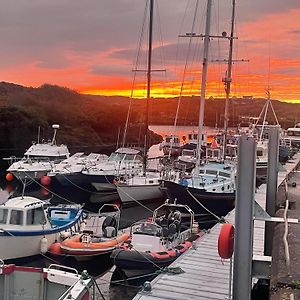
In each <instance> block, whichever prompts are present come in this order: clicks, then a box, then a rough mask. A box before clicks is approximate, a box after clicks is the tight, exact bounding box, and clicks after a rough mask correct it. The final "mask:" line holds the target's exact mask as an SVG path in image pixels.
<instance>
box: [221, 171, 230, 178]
mask: <svg viewBox="0 0 300 300" xmlns="http://www.w3.org/2000/svg"><path fill="white" fill-rule="evenodd" d="M219 175H220V176H222V177H226V178H230V174H228V173H225V172H219Z"/></svg>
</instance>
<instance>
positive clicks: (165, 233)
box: [161, 227, 169, 238]
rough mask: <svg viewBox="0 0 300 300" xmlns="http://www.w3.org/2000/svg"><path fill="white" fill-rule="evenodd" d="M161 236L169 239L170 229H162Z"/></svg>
mask: <svg viewBox="0 0 300 300" xmlns="http://www.w3.org/2000/svg"><path fill="white" fill-rule="evenodd" d="M161 235H162V236H163V237H165V238H166V237H168V236H169V228H168V227H162V230H161Z"/></svg>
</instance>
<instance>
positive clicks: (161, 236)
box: [111, 203, 201, 277]
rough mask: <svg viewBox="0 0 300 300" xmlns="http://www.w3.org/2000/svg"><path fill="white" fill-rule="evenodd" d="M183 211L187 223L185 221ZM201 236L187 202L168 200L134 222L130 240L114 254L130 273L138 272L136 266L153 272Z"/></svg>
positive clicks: (120, 267) (114, 257)
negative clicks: (179, 202) (139, 220)
mask: <svg viewBox="0 0 300 300" xmlns="http://www.w3.org/2000/svg"><path fill="white" fill-rule="evenodd" d="M162 211H164V214H161V215H160V213H161V212H162ZM183 214H184V216H185V220H186V219H187V220H188V221H187V222H186V223H183V222H182V216H183ZM187 214H188V215H189V217H186V215H187ZM200 237H201V233H200V230H199V226H198V223H197V222H195V220H194V213H193V211H192V210H191V209H190V208H189V207H188V206H187V205H182V204H169V203H164V204H162V205H161V206H159V207H158V208H157V209H155V211H154V212H153V216H152V218H150V219H148V220H146V221H144V222H137V223H135V224H133V225H132V226H131V230H130V239H129V241H127V242H125V243H123V244H122V245H120V246H119V247H118V248H117V249H116V250H114V251H113V252H112V254H111V258H112V260H113V262H114V264H115V265H116V267H117V268H119V269H121V270H122V271H124V272H125V274H126V275H127V276H129V277H130V275H128V274H134V275H136V274H137V273H134V272H131V271H132V270H135V271H138V270H140V271H143V273H145V272H144V271H147V272H149V273H150V272H153V271H157V270H159V269H161V268H164V267H166V266H168V265H169V264H171V263H172V262H173V261H174V260H175V259H176V258H177V257H179V256H180V255H181V254H182V253H184V252H186V251H187V250H188V249H190V248H191V247H192V245H193V242H194V241H196V240H197V239H199V238H200ZM128 271H129V272H128Z"/></svg>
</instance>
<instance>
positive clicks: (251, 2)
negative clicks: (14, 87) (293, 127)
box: [0, 0, 300, 103]
mask: <svg viewBox="0 0 300 300" xmlns="http://www.w3.org/2000/svg"><path fill="white" fill-rule="evenodd" d="M155 2H156V4H155V12H154V14H155V21H154V37H153V43H154V44H153V46H154V50H153V68H154V69H166V72H154V73H153V78H152V95H153V96H161V97H170V96H178V95H179V93H180V87H181V84H182V82H183V78H184V79H185V81H184V82H185V83H184V84H183V91H182V93H183V95H191V94H199V93H200V92H199V86H200V83H199V82H200V78H201V57H202V48H203V41H201V40H200V39H197V38H193V43H192V46H191V52H190V53H191V54H190V56H189V59H190V60H189V61H188V63H187V68H186V72H185V76H184V75H183V74H184V68H185V64H186V58H187V49H188V44H189V39H188V38H178V35H179V34H185V33H186V32H190V31H191V28H192V20H193V14H194V11H195V4H196V0H155ZM213 3H214V4H213V6H214V7H213V19H212V29H211V33H212V34H215V35H216V34H220V33H221V32H222V31H227V32H228V33H229V26H230V13H231V0H213ZM236 3H237V6H236V14H237V18H236V35H237V36H238V40H235V47H234V59H236V60H241V59H244V60H249V62H241V63H236V64H234V67H233V87H232V93H231V94H232V96H243V95H252V96H255V97H256V96H257V97H265V95H266V94H265V90H266V88H267V87H268V86H269V87H270V91H271V97H272V98H274V99H278V100H284V101H294V102H295V101H297V102H299V103H300V2H299V0H285V1H282V0H264V1H261V0H236ZM145 5H146V0H1V10H0V38H1V46H0V57H1V59H0V80H1V81H7V82H12V83H16V84H21V85H25V86H33V87H38V86H40V85H42V84H44V83H49V84H56V85H60V86H65V87H68V88H71V89H74V90H76V91H78V92H82V93H93V94H103V95H125V96H130V94H131V90H132V82H133V72H132V70H133V69H134V68H135V61H136V59H137V50H138V41H139V36H140V33H141V28H142V24H143V15H144V11H145ZM205 5H206V1H205V0H200V1H199V9H198V13H197V22H196V26H195V30H194V31H195V32H196V33H204V14H205V9H204V8H205ZM157 8H158V10H157ZM147 30H148V29H145V34H144V36H143V37H144V38H143V39H142V41H143V49H142V51H141V54H140V59H139V64H138V69H144V68H145V66H146V64H145V62H146V57H145V54H146V51H145V44H146V36H147ZM227 53H228V41H227V40H216V39H214V40H213V41H212V43H211V51H210V58H211V59H210V60H211V62H210V65H209V70H208V74H209V76H208V78H209V82H208V85H207V92H206V95H207V97H209V96H218V97H224V88H223V84H222V77H224V72H225V70H226V64H224V63H223V64H219V63H216V62H214V61H215V60H217V59H219V60H223V59H226V58H227V56H228V54H227ZM133 96H135V97H141V96H145V74H144V72H139V73H137V74H136V80H135V85H134V92H133Z"/></svg>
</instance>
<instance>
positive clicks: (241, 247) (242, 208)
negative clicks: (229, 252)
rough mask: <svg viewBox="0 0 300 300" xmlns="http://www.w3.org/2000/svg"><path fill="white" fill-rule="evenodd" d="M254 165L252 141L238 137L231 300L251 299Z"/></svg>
mask: <svg viewBox="0 0 300 300" xmlns="http://www.w3.org/2000/svg"><path fill="white" fill-rule="evenodd" d="M255 163H256V142H255V139H254V138H253V137H248V136H246V135H242V136H241V137H240V140H239V146H238V166H237V192H236V203H235V236H234V264H233V300H241V299H243V300H250V299H251V289H252V253H253V207H254V194H255V176H256V172H255V171H256V170H255Z"/></svg>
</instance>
